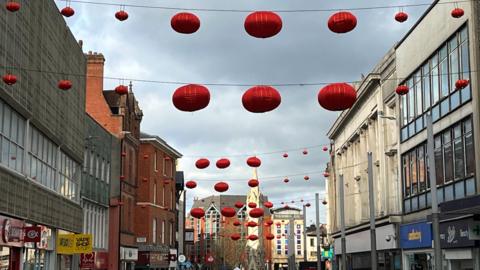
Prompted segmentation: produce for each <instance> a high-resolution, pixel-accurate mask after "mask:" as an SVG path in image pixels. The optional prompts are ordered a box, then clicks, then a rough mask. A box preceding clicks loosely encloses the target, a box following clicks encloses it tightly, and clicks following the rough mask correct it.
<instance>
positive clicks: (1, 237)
mask: <svg viewBox="0 0 480 270" xmlns="http://www.w3.org/2000/svg"><path fill="white" fill-rule="evenodd" d="M24 226H25V222H23V221H22V220H18V219H13V218H9V217H4V216H0V245H4V246H13V247H22V246H23V227H24Z"/></svg>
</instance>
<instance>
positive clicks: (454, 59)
mask: <svg viewBox="0 0 480 270" xmlns="http://www.w3.org/2000/svg"><path fill="white" fill-rule="evenodd" d="M455 40H456V38H455ZM449 59H450V61H449V62H450V72H449V74H450V89H451V91H452V92H453V91H455V83H456V82H457V80H458V79H459V77H460V76H459V75H460V74H459V68H458V65H459V61H458V49H456V48H455V49H454V50H453V51H452V52H451V53H450V56H449Z"/></svg>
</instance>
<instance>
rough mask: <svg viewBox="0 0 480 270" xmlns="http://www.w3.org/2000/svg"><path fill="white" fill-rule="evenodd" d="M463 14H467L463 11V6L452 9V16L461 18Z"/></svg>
mask: <svg viewBox="0 0 480 270" xmlns="http://www.w3.org/2000/svg"><path fill="white" fill-rule="evenodd" d="M463 14H465V11H463V9H461V8H454V9H453V10H452V17H453V18H460V17H462V16H463Z"/></svg>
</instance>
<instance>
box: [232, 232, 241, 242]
mask: <svg viewBox="0 0 480 270" xmlns="http://www.w3.org/2000/svg"><path fill="white" fill-rule="evenodd" d="M240 238H241V237H240V234H238V233H234V234H232V235H230V239H232V240H233V241H237V240H240Z"/></svg>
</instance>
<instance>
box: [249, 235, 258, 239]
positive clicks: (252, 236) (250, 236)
mask: <svg viewBox="0 0 480 270" xmlns="http://www.w3.org/2000/svg"><path fill="white" fill-rule="evenodd" d="M248 240H250V241H256V240H258V236H256V235H254V234H251V235H249V236H248Z"/></svg>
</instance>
